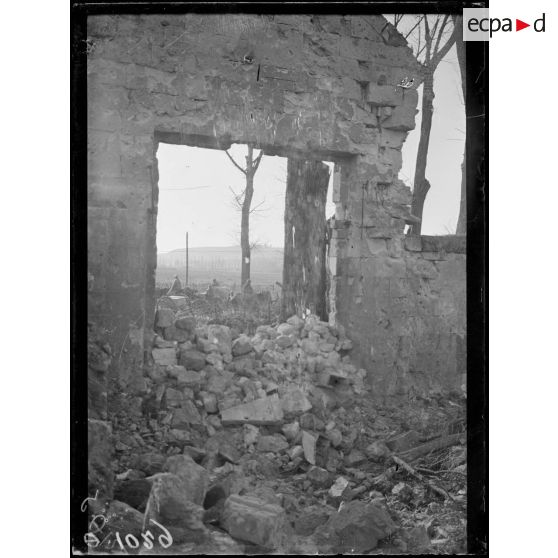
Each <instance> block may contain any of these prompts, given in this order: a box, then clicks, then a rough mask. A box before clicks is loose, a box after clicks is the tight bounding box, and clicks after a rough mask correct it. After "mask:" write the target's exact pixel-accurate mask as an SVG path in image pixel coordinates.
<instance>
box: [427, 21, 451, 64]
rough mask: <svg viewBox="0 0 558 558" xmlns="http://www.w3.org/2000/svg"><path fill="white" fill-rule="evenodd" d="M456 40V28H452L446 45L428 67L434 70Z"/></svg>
mask: <svg viewBox="0 0 558 558" xmlns="http://www.w3.org/2000/svg"><path fill="white" fill-rule="evenodd" d="M455 38H456V28H455V27H454V29H453V32H452V34H451V37H450V38H449V39H448V40H447V41H446V44H445V45H444V46H443V47H442V48H441V49H440V50H439V51H438V52H436V54H435V55H434V56H433V57H432V60H431V61H430V64H429V66H430V67H431V68H433V69H436V67H437V66H438V64H439V63H440V60H442V58H443V57H444V56H445V55H446V54H447V53H448V52H449V50H450V48H451V47H452V46H453V45H454V43H455Z"/></svg>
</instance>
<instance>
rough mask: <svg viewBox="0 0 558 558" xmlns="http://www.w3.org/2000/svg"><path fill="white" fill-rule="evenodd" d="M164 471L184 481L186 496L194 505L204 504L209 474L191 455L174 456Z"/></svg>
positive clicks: (170, 458) (166, 463)
mask: <svg viewBox="0 0 558 558" xmlns="http://www.w3.org/2000/svg"><path fill="white" fill-rule="evenodd" d="M164 470H165V471H166V472H168V473H173V474H174V475H176V476H177V477H179V478H181V479H182V480H183V481H184V495H185V497H187V498H188V500H190V502H193V503H194V504H199V505H200V506H201V505H202V504H203V500H204V498H205V493H206V492H207V488H208V486H209V474H208V472H207V471H206V470H205V469H204V468H203V467H201V466H200V465H198V464H197V463H196V462H195V461H194V460H193V459H192V458H191V457H190V456H189V455H184V454H183V455H172V456H171V457H169V458H168V459H167V460H166V462H165V465H164Z"/></svg>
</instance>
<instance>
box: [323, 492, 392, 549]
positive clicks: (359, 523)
mask: <svg viewBox="0 0 558 558" xmlns="http://www.w3.org/2000/svg"><path fill="white" fill-rule="evenodd" d="M324 529H325V530H326V532H328V533H329V535H330V536H329V541H328V542H329V544H331V545H332V547H333V551H334V552H335V553H341V554H345V553H351V554H363V553H366V552H368V551H370V550H373V549H374V548H376V547H377V546H378V542H379V541H380V540H382V539H385V538H386V537H388V536H389V535H391V534H392V533H394V532H395V530H396V529H397V526H396V525H395V523H394V522H393V521H392V519H391V517H390V516H389V514H388V513H387V512H386V511H384V510H383V509H382V508H379V507H377V506H375V505H374V504H365V503H364V502H362V501H353V502H348V503H347V504H345V505H344V506H343V507H342V508H341V510H340V511H338V512H337V513H335V514H334V515H332V516H331V517H330V519H329V521H328V522H327V523H326V525H325V526H324Z"/></svg>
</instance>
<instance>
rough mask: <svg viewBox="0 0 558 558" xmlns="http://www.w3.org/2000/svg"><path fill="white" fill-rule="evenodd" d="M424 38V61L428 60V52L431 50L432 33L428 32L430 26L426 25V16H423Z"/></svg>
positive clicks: (427, 61)
mask: <svg viewBox="0 0 558 558" xmlns="http://www.w3.org/2000/svg"><path fill="white" fill-rule="evenodd" d="M424 40H425V41H426V54H425V63H426V64H428V63H429V62H430V53H431V52H432V35H431V34H430V26H429V25H428V17H427V16H425V17H424Z"/></svg>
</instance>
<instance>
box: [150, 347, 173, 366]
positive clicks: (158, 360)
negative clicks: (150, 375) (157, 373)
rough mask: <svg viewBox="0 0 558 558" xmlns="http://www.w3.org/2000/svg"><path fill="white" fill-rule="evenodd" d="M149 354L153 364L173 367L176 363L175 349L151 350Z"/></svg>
mask: <svg viewBox="0 0 558 558" xmlns="http://www.w3.org/2000/svg"><path fill="white" fill-rule="evenodd" d="M151 354H152V355H153V360H154V361H155V364H159V365H160V366H174V365H175V364H177V361H176V349H152V350H151Z"/></svg>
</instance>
